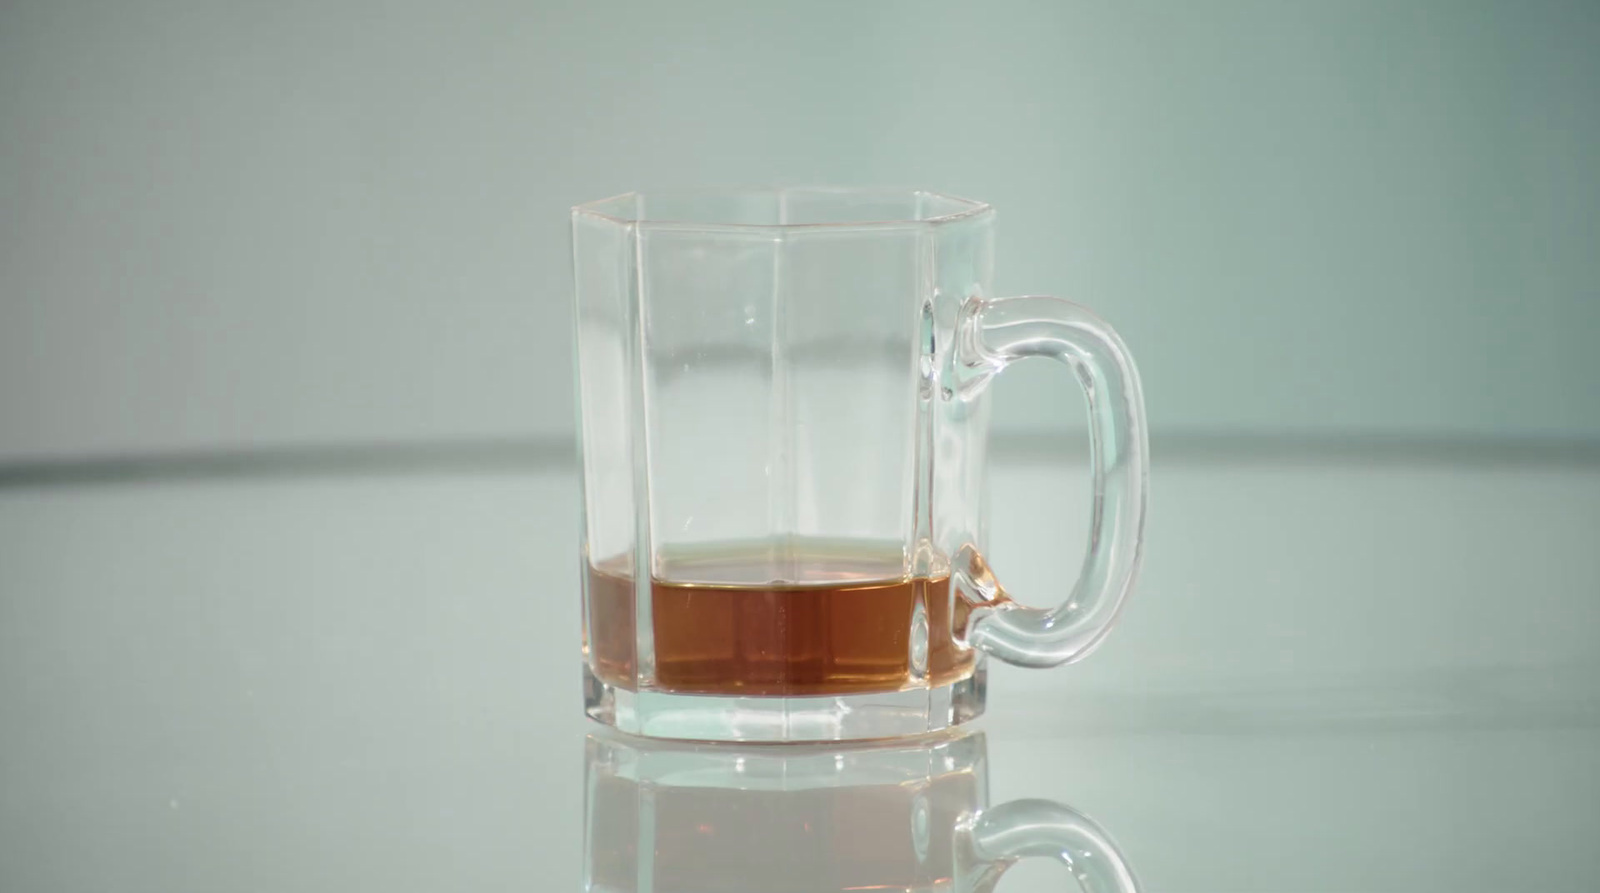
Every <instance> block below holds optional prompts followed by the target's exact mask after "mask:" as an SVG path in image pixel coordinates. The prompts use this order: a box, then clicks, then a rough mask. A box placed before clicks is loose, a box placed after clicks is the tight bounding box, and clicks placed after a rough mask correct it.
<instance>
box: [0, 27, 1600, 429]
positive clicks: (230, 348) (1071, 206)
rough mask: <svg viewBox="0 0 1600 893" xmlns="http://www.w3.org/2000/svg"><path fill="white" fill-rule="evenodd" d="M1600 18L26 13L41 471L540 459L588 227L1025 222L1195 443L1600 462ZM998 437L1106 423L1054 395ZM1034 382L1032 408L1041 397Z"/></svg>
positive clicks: (1014, 410)
mask: <svg viewBox="0 0 1600 893" xmlns="http://www.w3.org/2000/svg"><path fill="white" fill-rule="evenodd" d="M1597 46H1600V5H1596V4H1594V3H1587V2H1573V3H1554V2H1536V3H1512V2H1500V3H1468V2H1459V0H1448V2H1445V0H1437V2H1400V3H1393V2H1386V3H1379V2H1327V3H1312V2H1303V3H1302V2H1236V0H1228V2H1207V3H1179V2H1158V3H1136V4H1114V3H1104V4H1099V3H1081V2H1039V3H985V4H977V3H971V2H964V3H943V2H926V0H919V2H852V3H718V4H711V3H629V4H620V3H570V4H554V3H539V2H526V0H523V2H506V3H489V2H467V3H452V4H422V3H415V4H402V3H389V2H384V3H378V2H368V3H334V4H328V3H320V2H318V3H311V2H280V3H272V4H259V3H212V2H202V0H159V2H158V0H139V2H104V3H89V2H9V3H6V4H4V6H3V7H0V208H3V209H4V212H3V214H0V460H13V461H15V460H25V459H29V458H38V457H46V456H57V457H59V456H72V455H104V454H117V453H128V452H134V453H141V452H163V451H169V450H177V449H182V450H196V449H209V448H216V447H229V448H237V447H246V446H258V447H274V446H280V445H317V444H330V443H350V442H361V443H372V442H391V441H429V442H436V441H455V440H461V439H471V438H496V439H507V438H515V439H518V440H520V439H524V438H542V439H544V440H546V441H548V442H550V443H563V442H565V439H566V437H567V432H568V431H569V429H570V424H571V417H572V412H571V406H570V399H571V398H570V393H569V376H570V371H569V370H570V344H569V309H568V303H569V300H570V296H569V270H568V264H569V260H568V248H567V234H566V227H567V221H566V208H567V206H568V205H570V204H572V203H574V202H577V201H580V200H584V199H589V198H594V197H598V196H602V195H606V194H609V193H613V192H617V191H621V190H625V189H630V188H635V187H651V186H662V185H693V184H736V183H770V182H787V183H843V184H875V183H893V184H906V185H916V186H924V187H930V188H936V189H942V190H946V191H950V192H955V193H958V194H962V195H971V196H974V197H980V198H984V199H987V200H990V201H992V202H994V203H995V204H996V205H997V206H998V207H999V209H1000V213H1001V235H1000V239H1001V241H1000V256H999V272H998V279H999V285H1000V287H1001V289H1002V290H1003V291H1006V292H1025V291H1031V292H1056V293H1060V294H1063V295H1066V296H1070V297H1074V298H1076V299H1079V300H1082V301H1084V302H1086V303H1089V304H1092V305H1093V306H1095V307H1097V308H1099V309H1100V310H1102V311H1103V313H1104V314H1105V315H1106V316H1107V317H1109V318H1110V319H1112V320H1113V321H1114V322H1115V323H1116V324H1117V325H1118V326H1119V327H1120V328H1121V329H1122V331H1123V332H1124V333H1125V335H1126V337H1127V339H1128V341H1129V342H1130V343H1131V344H1132V346H1133V347H1134V350H1135V352H1136V354H1137V357H1138V359H1139V361H1140V363H1141V365H1142V368H1143V371H1144V373H1145V377H1146V384H1147V388H1148V391H1149V408H1150V413H1151V417H1152V425H1153V429H1154V431H1155V434H1156V436H1157V438H1158V440H1159V439H1160V438H1162V437H1178V436H1184V435H1213V434H1219V433H1220V434H1224V435H1229V436H1235V435H1237V436H1245V437H1251V436H1255V435H1258V434H1277V435H1285V436H1290V437H1304V436H1318V435H1323V434H1329V435H1337V436H1340V437H1347V436H1369V435H1370V436H1378V437H1401V438H1424V439H1426V438H1433V439H1434V440H1436V441H1437V440H1441V439H1451V438H1458V437H1464V436H1495V437H1501V436H1509V437H1524V436H1526V437H1538V438H1563V439H1571V438H1594V437H1600V352H1597V351H1596V350H1594V349H1593V345H1594V343H1595V339H1596V337H1597V335H1600V252H1597V251H1596V248H1597V242H1596V232H1600V219H1597V217H1600V211H1597V208H1600V185H1597V184H1600V176H1597V173H1596V172H1597V171H1600V101H1597V99H1596V97H1597V96H1600V52H1596V47H1597ZM1010 378H1011V379H1012V380H1010V381H1008V382H1006V386H1005V387H1002V388H1001V391H1002V392H1003V393H1002V394H1001V395H1000V398H999V399H1000V410H1001V424H1002V426H1003V427H1005V428H1006V429H1008V430H1011V431H1039V430H1051V429H1052V427H1053V426H1059V425H1062V424H1064V422H1062V421H1061V419H1062V418H1063V417H1064V413H1062V412H1061V411H1060V408H1058V406H1057V405H1056V404H1057V402H1058V401H1059V399H1067V400H1069V401H1071V402H1070V403H1069V405H1068V407H1067V409H1068V410H1070V412H1071V415H1072V420H1073V421H1074V422H1075V421H1076V415H1077V413H1078V412H1079V411H1080V410H1079V407H1078V403H1077V398H1076V397H1065V396H1064V395H1069V394H1070V393H1071V392H1072V388H1071V386H1070V384H1069V383H1068V382H1067V381H1066V380H1065V376H1062V375H1060V374H1059V372H1058V371H1057V370H1055V369H1053V368H1050V367H1049V366H1044V367H1042V368H1040V369H1030V370H1027V371H1026V372H1019V373H1017V374H1016V375H1014V376H1011V377H1010ZM1016 379H1021V380H1022V381H1023V382H1024V384H1017V383H1016Z"/></svg>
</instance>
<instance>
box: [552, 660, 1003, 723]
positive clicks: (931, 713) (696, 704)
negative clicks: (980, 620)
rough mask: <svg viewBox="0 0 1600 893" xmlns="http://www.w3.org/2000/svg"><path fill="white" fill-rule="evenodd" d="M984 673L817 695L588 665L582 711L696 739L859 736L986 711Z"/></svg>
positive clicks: (958, 719)
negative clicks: (934, 683)
mask: <svg viewBox="0 0 1600 893" xmlns="http://www.w3.org/2000/svg"><path fill="white" fill-rule="evenodd" d="M987 687H988V686H987V672H986V669H985V667H984V665H983V663H982V662H981V661H980V662H979V663H978V665H977V666H976V667H975V668H974V669H973V672H972V675H971V676H968V677H967V678H965V679H961V680H958V681H956V682H953V683H951V684H949V685H941V686H938V687H936V688H917V689H908V690H905V691H891V692H871V693H867V694H852V695H836V696H835V695H824V696H818V697H797V698H784V697H731V696H724V695H691V694H673V693H671V692H661V691H648V690H647V691H631V690H629V689H626V688H622V687H620V686H616V685H612V684H611V683H609V682H606V681H604V680H602V679H600V678H599V677H597V676H595V675H594V673H593V672H591V671H590V669H589V667H588V666H587V665H585V666H584V668H583V696H584V712H585V713H587V714H588V715H589V718H590V719H593V720H596V721H598V722H602V723H605V724H606V725H608V726H612V727H614V728H616V729H618V730H619V731H623V732H627V733H629V734H633V735H643V736H646V737H650V738H680V739H688V740H694V741H766V742H786V741H859V740H864V739H871V738H899V737H904V736H907V735H921V734H924V733H927V732H936V731H938V730H940V729H947V728H950V727H951V726H955V725H959V724H961V723H964V722H968V721H970V720H973V719H976V718H977V717H979V716H981V715H982V714H983V708H984V700H985V695H986V693H987Z"/></svg>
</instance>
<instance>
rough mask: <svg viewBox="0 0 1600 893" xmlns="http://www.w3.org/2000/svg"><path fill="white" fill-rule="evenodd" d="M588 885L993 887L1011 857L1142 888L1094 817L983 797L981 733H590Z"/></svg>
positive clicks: (963, 892) (770, 891) (694, 892)
mask: <svg viewBox="0 0 1600 893" xmlns="http://www.w3.org/2000/svg"><path fill="white" fill-rule="evenodd" d="M585 775H586V782H585V807H586V808H585V810H584V815H585V816H586V817H587V824H586V826H585V829H584V847H583V850H584V889H585V890H589V891H593V893H645V891H650V893H746V891H751V890H761V891H764V893H825V891H846V890H900V891H906V893H912V891H934V890H938V891H947V893H979V891H988V890H992V889H994V886H995V883H996V882H997V881H998V880H999V878H1000V876H1001V874H1002V873H1004V871H1005V870H1006V869H1007V868H1008V867H1010V866H1011V865H1012V864H1015V863H1016V861H1017V860H1019V859H1021V858H1024V857H1030V856H1042V857H1047V858H1056V859H1060V860H1061V861H1063V862H1065V863H1066V865H1067V866H1068V868H1069V870H1070V871H1071V873H1072V874H1073V876H1074V878H1075V879H1076V881H1077V889H1081V890H1085V891H1089V893H1131V891H1134V890H1137V889H1138V885H1137V882H1136V881H1135V879H1134V876H1133V872H1132V870H1131V869H1130V868H1129V867H1128V863H1127V860H1126V859H1125V858H1124V857H1123V855H1122V853H1121V852H1120V851H1119V850H1118V849H1117V846H1116V844H1115V843H1114V842H1113V841H1112V840H1111V838H1110V837H1109V836H1108V835H1107V834H1106V833H1105V831H1104V830H1102V829H1101V828H1100V827H1099V826H1098V825H1096V824H1095V823H1094V821H1093V820H1091V819H1089V818H1088V817H1086V816H1084V815H1082V814H1081V813H1078V812H1076V811H1074V810H1072V809H1071V808H1069V807H1067V806H1063V805H1061V804H1059V803H1055V802H1053V801H1049V800H1015V801H1012V802H1010V803H1006V804H1003V805H1001V806H996V807H993V808H990V807H989V805H988V799H989V795H988V770H987V759H986V751H985V744H984V738H983V735H982V734H981V733H972V732H957V733H945V734H944V735H942V736H940V737H939V738H937V739H935V740H931V741H926V740H924V741H919V742H918V743H917V744H914V745H911V744H905V743H895V742H892V741H891V742H879V743H876V744H869V745H856V746H854V747H850V748H844V749H841V748H840V747H839V746H838V745H831V746H824V745H818V744H809V745H797V746H795V747H786V748H778V749H774V748H771V747H759V746H758V747H750V746H745V747H739V746H736V745H727V744H701V745H690V744H682V743H674V742H651V741H649V740H647V739H642V738H630V739H624V738H623V737H622V736H616V735H614V733H609V734H602V735H592V736H590V737H589V739H588V742H587V771H586V773H585Z"/></svg>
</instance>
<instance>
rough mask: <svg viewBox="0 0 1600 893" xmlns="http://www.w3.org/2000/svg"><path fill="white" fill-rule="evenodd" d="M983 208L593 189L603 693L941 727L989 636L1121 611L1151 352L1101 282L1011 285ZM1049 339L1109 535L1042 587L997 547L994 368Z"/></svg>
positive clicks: (599, 713) (583, 301) (632, 717)
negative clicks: (1096, 292)
mask: <svg viewBox="0 0 1600 893" xmlns="http://www.w3.org/2000/svg"><path fill="white" fill-rule="evenodd" d="M993 231H994V212H993V210H992V209H991V208H990V207H989V206H988V205H985V204H983V203H981V202H972V201H967V200H964V199H957V198H952V197H949V196H944V195H939V194H937V193H931V192H921V191H896V190H871V189H760V190H725V191H708V192H689V193H651V194H639V193H629V194H627V195H623V196H618V197H616V198H612V199H606V200H602V201H598V202H593V203H590V204H586V205H580V206H578V207H577V208H575V209H574V210H573V216H572V233H573V257H574V278H575V289H576V301H577V312H576V321H577V388H578V394H577V396H578V408H579V413H578V415H579V442H580V451H581V453H582V457H583V476H582V481H583V500H584V501H583V507H584V513H583V556H584V571H583V580H584V584H583V596H584V610H583V616H584V638H583V647H584V670H585V700H586V710H587V711H588V713H589V715H590V716H592V717H594V718H595V719H598V720H600V721H602V722H605V723H608V724H611V725H614V726H616V727H618V728H620V729H622V730H624V731H628V732H634V733H638V734H644V735H652V736H660V737H671V738H704V739H731V740H762V741H801V740H839V739H861V738H880V737H890V736H898V735H908V734H918V733H925V732H928V731H931V730H937V729H941V728H945V727H947V726H950V725H954V724H956V723H960V722H963V721H965V720H967V719H970V718H972V717H974V716H977V715H978V714H979V713H981V712H982V711H983V707H984V696H985V692H984V684H983V683H984V678H985V677H984V661H985V659H986V658H988V657H994V658H997V659H999V660H1004V661H1007V662H1010V663H1014V664H1018V665H1022V666H1029V667H1046V666H1055V665H1057V664H1061V663H1067V662H1070V661H1074V660H1077V659H1079V658H1081V657H1083V656H1085V655H1086V654H1088V653H1089V652H1090V651H1091V650H1092V649H1093V648H1094V647H1095V646H1096V645H1097V644H1099V643H1100V642H1101V641H1102V640H1103V639H1104V637H1105V635H1106V633H1107V631H1108V630H1109V629H1110V627H1111V625H1112V622H1113V621H1114V620H1115V619H1116V616H1117V614H1118V612H1119V610H1120V609H1121V606H1122V604H1123V601H1124V599H1125V597H1126V596H1127V593H1128V591H1129V589H1130V587H1131V586H1132V584H1133V579H1134V575H1135V573H1136V571H1137V569H1138V566H1139V559H1140V549H1141V540H1142V531H1143V524H1144V509H1145V486H1146V455H1147V447H1146V442H1145V440H1146V435H1145V418H1144V405H1143V398H1142V396H1141V393H1140V387H1139V379H1138V374H1137V372H1136V371H1135V369H1134V365H1133V361H1132V358H1131V357H1130V356H1129V354H1128V351H1127V348H1126V347H1125V346H1124V345H1123V343H1122V341H1121V339H1119V338H1118V337H1117V335H1116V333H1115V332H1114V331H1112V329H1111V328H1110V326H1108V325H1107V324H1106V323H1105V322H1104V321H1102V320H1100V319H1099V318H1098V317H1096V316H1095V315H1094V314H1092V313H1090V312H1089V311H1088V310H1086V309H1084V308H1082V307H1080V306H1078V305H1076V304H1072V303H1069V302H1067V301H1063V300H1060V299H1057V298H1049V297H1018V298H996V297H993V296H992V279H993V269H992V268H993V253H994V249H993V241H994V239H993ZM1030 357H1046V358H1050V359H1055V360H1058V361H1060V362H1061V363H1063V364H1064V366H1065V367H1066V368H1068V369H1069V370H1070V371H1071V372H1072V374H1073V375H1074V377H1075V378H1076V380H1077V381H1078V382H1079V383H1080V384H1081V385H1082V386H1083V388H1084V391H1085V394H1086V395H1087V397H1088V406H1089V422H1090V424H1089V434H1090V446H1091V451H1090V470H1091V474H1092V480H1093V497H1092V499H1091V500H1090V503H1089V504H1088V505H1087V506H1085V509H1086V510H1087V511H1088V512H1089V516H1090V536H1089V545H1088V548H1087V550H1086V554H1085V556H1084V559H1083V564H1082V566H1081V568H1080V569H1079V571H1078V575H1077V578H1076V582H1075V583H1073V584H1072V585H1071V586H1070V587H1064V589H1065V591H1064V592H1061V593H1056V594H1054V595H1053V596H1052V597H1049V598H1048V599H1047V600H1051V601H1055V602H1056V605H1055V606H1054V607H1050V608H1039V607H1028V606H1026V605H1024V604H1023V603H1021V602H1020V601H1017V600H1013V599H1012V598H1011V597H1010V596H1009V595H1008V593H1007V592H1006V591H1005V590H1004V589H1003V588H1002V587H1001V585H1000V584H999V582H998V581H997V580H996V578H995V576H994V575H993V574H992V573H991V572H990V569H989V566H988V564H987V562H986V561H985V559H984V557H983V556H984V553H985V551H986V549H987V535H988V525H987V518H986V502H987V501H986V499H985V497H984V487H983V481H984V474H985V461H986V454H987V450H988V429H989V424H988V423H989V403H988V393H989V385H990V382H991V381H992V380H994V379H995V378H996V377H997V376H998V375H999V374H1000V373H1002V372H1003V371H1004V370H1005V369H1006V368H1008V367H1009V366H1010V365H1011V364H1012V363H1014V362H1016V361H1018V360H1022V359H1026V358H1030ZM1045 559H1046V560H1049V561H1052V562H1061V561H1062V560H1063V559H1062V556H1060V555H1051V556H1045ZM1062 576H1063V577H1064V578H1066V577H1067V574H1062Z"/></svg>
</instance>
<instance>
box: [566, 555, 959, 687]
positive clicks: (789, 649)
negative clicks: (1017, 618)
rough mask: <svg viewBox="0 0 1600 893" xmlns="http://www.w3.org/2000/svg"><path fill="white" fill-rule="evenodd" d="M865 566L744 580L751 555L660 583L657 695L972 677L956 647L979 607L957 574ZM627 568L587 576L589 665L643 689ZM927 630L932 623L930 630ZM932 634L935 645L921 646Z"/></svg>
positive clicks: (849, 563) (805, 563) (819, 562)
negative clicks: (957, 584) (881, 571)
mask: <svg viewBox="0 0 1600 893" xmlns="http://www.w3.org/2000/svg"><path fill="white" fill-rule="evenodd" d="M860 566H861V562H860V561H859V560H851V559H849V558H845V557H834V558H829V557H821V556H811V557H804V558H801V559H799V564H798V565H795V564H791V565H790V566H789V567H788V568H787V569H786V570H787V571H788V573H787V574H786V576H790V577H792V578H795V579H802V580H815V581H818V582H807V583H762V584H740V583H731V582H718V581H719V580H729V579H738V578H740V577H741V576H742V577H745V578H746V579H748V578H749V577H750V576H751V573H750V570H749V568H750V565H749V559H748V558H747V557H744V556H740V555H737V554H730V555H729V556H727V557H726V558H724V559H721V560H718V559H717V558H715V557H706V558H699V559H697V560H696V562H695V566H694V568H693V570H692V572H689V573H688V576H690V577H691V578H692V579H694V580H703V581H708V582H679V581H668V580H660V579H653V580H651V582H650V604H651V610H652V612H653V614H654V616H653V617H652V618H651V630H652V632H653V638H654V642H655V680H654V683H653V684H651V685H650V686H649V687H650V688H651V689H653V690H656V691H668V692H676V693H681V694H709V695H753V696H761V695H766V696H779V695H793V696H808V695H842V694H861V693H865V692H887V691H898V690H900V689H903V688H907V687H913V686H914V687H918V688H921V687H923V686H929V687H933V686H941V685H947V684H949V683H952V682H956V681H958V680H960V679H962V678H964V677H965V676H967V675H968V674H970V673H971V671H972V665H973V654H972V652H971V651H970V650H968V649H966V648H964V647H961V646H960V645H958V644H957V642H956V638H955V634H954V631H955V630H960V629H964V628H965V625H966V620H967V614H968V607H967V604H966V602H965V600H963V599H961V598H959V597H953V593H952V592H951V589H950V577H949V575H948V574H944V573H941V574H938V575H933V576H925V577H916V576H912V577H906V576H899V577H889V576H887V575H886V576H884V577H881V578H878V579H872V578H870V577H863V575H862V574H861V572H860ZM629 570H630V568H628V567H627V566H626V563H625V562H623V561H615V562H605V563H603V564H602V565H600V566H598V567H596V566H593V565H591V566H590V567H589V570H588V581H587V584H588V587H587V588H588V602H589V606H588V610H589V617H588V629H589V639H588V646H589V659H590V665H591V667H592V668H593V670H594V672H595V675H597V676H599V677H600V678H601V679H602V680H603V681H606V682H609V683H612V684H614V685H619V686H622V687H624V688H633V687H634V685H635V683H634V676H635V668H636V666H637V660H636V654H635V647H634V646H635V641H636V631H637V616H636V611H635V604H634V602H635V598H634V585H633V577H632V576H631V574H630V573H629V572H628V571H629ZM924 624H925V626H924ZM924 635H925V636H926V639H925V641H919V639H921V637H923V636H924Z"/></svg>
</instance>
